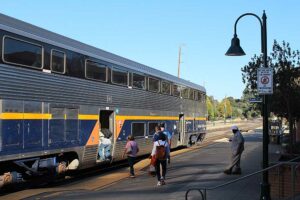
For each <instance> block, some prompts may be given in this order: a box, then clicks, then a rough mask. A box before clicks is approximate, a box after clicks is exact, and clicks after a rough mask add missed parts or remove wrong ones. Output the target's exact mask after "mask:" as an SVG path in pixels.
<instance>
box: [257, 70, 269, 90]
mask: <svg viewBox="0 0 300 200" xmlns="http://www.w3.org/2000/svg"><path fill="white" fill-rule="evenodd" d="M257 91H258V94H273V69H272V68H264V67H261V68H258V70H257Z"/></svg>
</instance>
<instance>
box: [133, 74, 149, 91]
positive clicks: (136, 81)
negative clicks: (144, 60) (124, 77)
mask: <svg viewBox="0 0 300 200" xmlns="http://www.w3.org/2000/svg"><path fill="white" fill-rule="evenodd" d="M145 83H146V77H145V76H142V75H140V74H135V73H132V86H133V87H134V88H140V89H143V90H145V89H146V84H145Z"/></svg>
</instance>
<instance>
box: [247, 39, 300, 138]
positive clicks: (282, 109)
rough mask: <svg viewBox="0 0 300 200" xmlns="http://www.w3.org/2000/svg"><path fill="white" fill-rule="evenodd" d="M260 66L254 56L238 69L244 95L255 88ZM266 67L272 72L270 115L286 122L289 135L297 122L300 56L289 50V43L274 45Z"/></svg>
mask: <svg viewBox="0 0 300 200" xmlns="http://www.w3.org/2000/svg"><path fill="white" fill-rule="evenodd" d="M261 64H262V58H261V57H259V56H256V55H254V57H253V58H251V61H250V62H249V63H248V65H246V66H245V67H243V68H242V73H243V82H244V83H246V88H247V90H248V91H251V92H253V91H254V92H255V89H256V88H257V74H256V71H257V69H258V68H259V67H260V65H261ZM268 65H269V67H271V68H272V69H273V84H274V85H273V91H274V93H273V95H271V97H270V111H271V112H273V113H274V114H275V115H277V116H280V117H285V118H286V119H288V121H289V127H290V133H293V132H294V125H295V121H296V120H297V119H300V103H299V102H300V82H299V77H300V52H299V51H298V50H292V49H291V47H290V44H289V43H286V42H284V41H283V42H282V44H279V43H278V42H277V41H276V40H275V41H274V44H273V48H272V52H271V54H270V56H269V57H268Z"/></svg>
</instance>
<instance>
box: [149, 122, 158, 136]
mask: <svg viewBox="0 0 300 200" xmlns="http://www.w3.org/2000/svg"><path fill="white" fill-rule="evenodd" d="M155 126H158V122H149V127H148V131H149V132H148V135H154V133H155Z"/></svg>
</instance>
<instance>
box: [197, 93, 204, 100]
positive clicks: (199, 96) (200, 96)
mask: <svg viewBox="0 0 300 200" xmlns="http://www.w3.org/2000/svg"><path fill="white" fill-rule="evenodd" d="M198 101H201V102H202V101H203V100H202V94H201V92H199V91H198Z"/></svg>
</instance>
